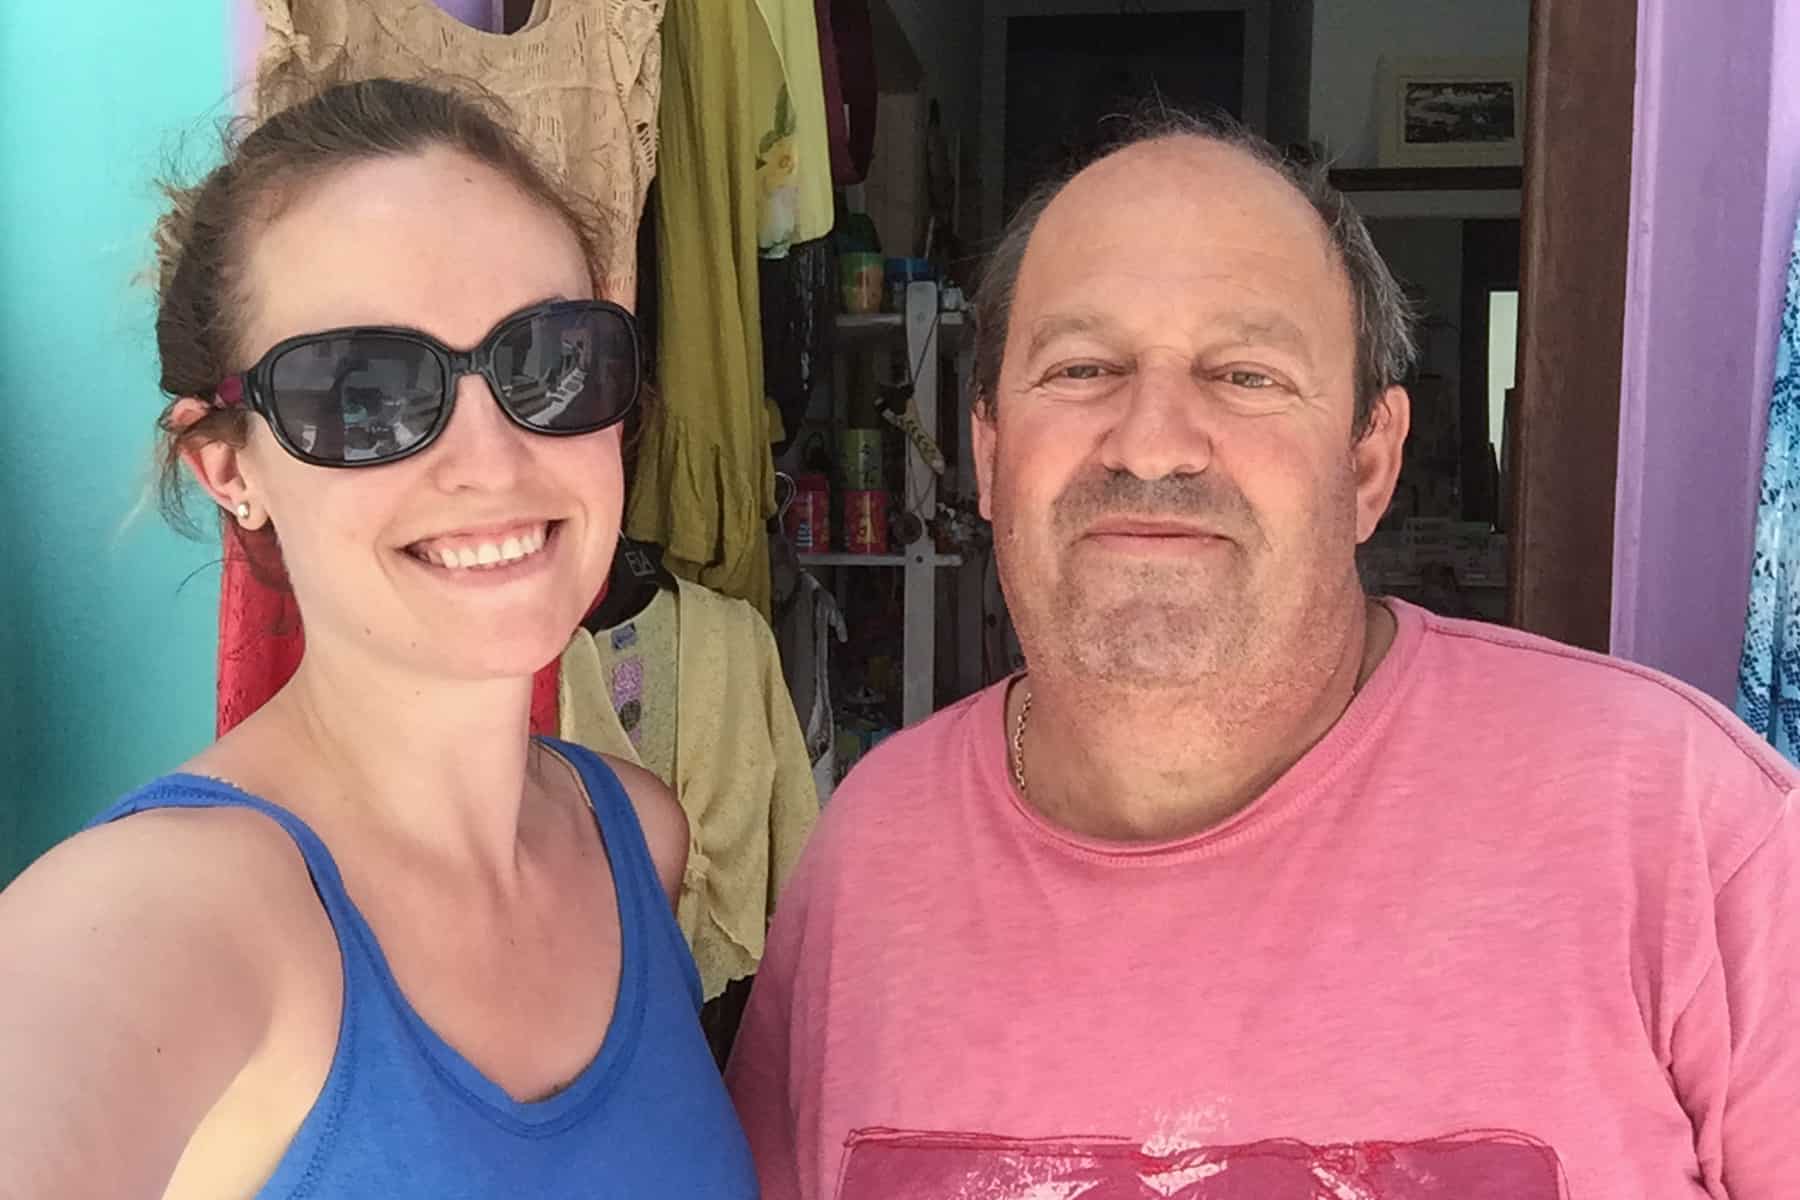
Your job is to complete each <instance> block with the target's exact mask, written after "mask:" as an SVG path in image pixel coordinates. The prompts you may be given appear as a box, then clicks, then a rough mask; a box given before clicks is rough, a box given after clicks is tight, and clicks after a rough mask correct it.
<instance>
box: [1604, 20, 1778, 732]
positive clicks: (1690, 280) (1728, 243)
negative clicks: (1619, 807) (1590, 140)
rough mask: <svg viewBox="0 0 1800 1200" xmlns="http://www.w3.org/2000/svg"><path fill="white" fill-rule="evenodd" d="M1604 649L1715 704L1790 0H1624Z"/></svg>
mask: <svg viewBox="0 0 1800 1200" xmlns="http://www.w3.org/2000/svg"><path fill="white" fill-rule="evenodd" d="M1636 126H1637V128H1636V136H1635V139H1634V144H1633V147H1632V162H1633V166H1632V177H1633V183H1632V205H1631V206H1632V222H1631V233H1630V237H1631V253H1630V267H1629V272H1628V277H1627V285H1626V287H1627V296H1626V309H1625V354H1624V386H1623V393H1622V396H1621V399H1620V412H1619V418H1620V431H1619V488H1618V514H1617V522H1616V525H1615V538H1614V549H1613V623H1612V638H1613V641H1612V648H1613V652H1614V653H1615V654H1619V655H1622V656H1624V657H1626V658H1631V659H1635V660H1636V661H1638V662H1642V663H1646V664H1648V665H1650V666H1653V667H1656V668H1659V669H1661V670H1664V671H1668V672H1669V673H1671V674H1673V675H1676V676H1678V677H1680V678H1682V679H1685V680H1687V681H1688V682H1690V683H1693V684H1695V685H1697V686H1699V687H1701V688H1704V689H1705V690H1706V691H1708V692H1710V693H1712V694H1713V695H1715V696H1718V697H1720V698H1721V699H1725V700H1727V701H1729V699H1730V698H1731V696H1732V695H1733V693H1734V691H1735V688H1736V673H1737V660H1738V651H1739V647H1740V645H1741V643H1742V640H1743V623H1744V607H1745V602H1746V598H1747V596H1748V593H1749V575H1750V546H1751V532H1752V526H1753V522H1754V515H1755V500H1756V488H1757V481H1758V478H1759V475H1760V472H1761V469H1762V439H1763V425H1764V421H1765V418H1766V410H1767V406H1768V397H1769V388H1770V377H1771V374H1772V372H1773V368H1774V337H1775V333H1776V330H1777V326H1778V322H1779V319H1780V304H1781V300H1782V284H1783V280H1784V277H1785V274H1786V269H1787V259H1788V249H1789V246H1790V245H1791V244H1792V239H1793V231H1794V220H1795V216H1796V207H1797V205H1800V5H1795V4H1794V3H1792V0H1731V2H1730V3H1725V4H1720V3H1716V2H1714V0H1639V5H1638V86H1637V118H1636Z"/></svg>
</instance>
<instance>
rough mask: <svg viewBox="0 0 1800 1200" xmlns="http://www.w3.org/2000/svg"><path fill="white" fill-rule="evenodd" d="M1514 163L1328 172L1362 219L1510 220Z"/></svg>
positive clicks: (1520, 189) (1519, 176)
mask: <svg viewBox="0 0 1800 1200" xmlns="http://www.w3.org/2000/svg"><path fill="white" fill-rule="evenodd" d="M1524 176H1525V172H1524V170H1523V169H1522V168H1520V167H1369V168H1361V169H1355V170H1341V171H1333V172H1331V184H1332V186H1333V187H1335V188H1337V189H1338V190H1339V191H1341V192H1343V193H1344V194H1345V195H1347V196H1348V197H1349V198H1350V203H1352V204H1354V205H1355V206H1356V211H1357V212H1359V213H1361V214H1362V216H1363V219H1364V220H1365V221H1395V220H1439V221H1479V220H1501V221H1505V220H1516V219H1517V218H1518V216H1519V210H1520V206H1521V204H1522V201H1523V196H1524Z"/></svg>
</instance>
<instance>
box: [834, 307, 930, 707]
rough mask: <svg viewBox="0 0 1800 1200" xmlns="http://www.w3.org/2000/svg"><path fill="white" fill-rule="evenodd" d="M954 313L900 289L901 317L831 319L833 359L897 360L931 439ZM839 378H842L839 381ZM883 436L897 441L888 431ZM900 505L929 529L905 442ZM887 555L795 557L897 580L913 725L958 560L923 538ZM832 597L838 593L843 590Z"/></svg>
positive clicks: (923, 703)
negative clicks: (872, 356)
mask: <svg viewBox="0 0 1800 1200" xmlns="http://www.w3.org/2000/svg"><path fill="white" fill-rule="evenodd" d="M962 329H963V317H962V314H961V313H958V312H951V313H940V312H939V311H938V286H937V284H935V283H931V282H920V283H912V284H909V285H907V289H906V311H905V312H903V313H868V314H845V315H842V316H840V317H838V319H837V333H838V338H837V352H838V353H839V354H841V355H848V354H869V353H889V354H904V355H905V361H906V367H907V371H908V373H909V375H910V376H911V378H912V381H913V399H912V404H913V413H914V415H915V416H916V417H917V418H918V420H919V424H920V425H921V426H922V427H923V428H924V430H925V432H926V433H928V434H930V435H931V436H932V437H933V438H936V437H938V361H939V358H940V356H941V355H943V354H946V353H952V352H954V351H955V348H956V347H957V346H958V345H959V344H960V343H961V342H962V341H963V339H962V338H961V337H960V334H961V332H962ZM839 374H840V376H841V375H843V372H840V373H839ZM889 436H892V437H904V436H905V435H904V434H902V433H900V431H899V430H894V429H890V430H889ZM899 497H900V501H901V505H902V506H903V508H904V509H905V510H907V511H912V512H915V513H917V514H918V515H919V516H920V518H921V519H923V520H924V521H927V522H929V521H930V520H931V519H932V517H933V516H935V515H936V513H937V476H936V475H935V474H933V472H932V470H931V468H930V467H929V466H927V465H926V463H925V460H924V459H923V458H922V457H921V456H920V455H919V450H918V447H916V446H914V445H913V444H912V442H911V441H910V439H909V440H908V441H907V446H906V473H905V479H904V481H903V483H902V486H901V488H900V492H899ZM898 550H899V553H894V554H802V555H801V556H800V561H801V563H802V564H804V565H807V566H813V567H829V568H831V569H833V570H849V569H853V568H858V567H865V568H866V567H889V568H893V569H897V570H899V571H901V572H902V573H903V574H904V577H905V578H904V581H903V583H902V597H901V599H902V604H903V606H904V617H903V620H904V636H903V638H902V644H901V663H900V678H901V695H900V712H901V720H902V722H903V723H904V724H906V725H913V724H916V723H918V722H919V721H922V720H924V719H925V718H926V717H928V716H930V715H931V710H932V706H933V703H934V699H935V696H936V686H937V678H936V664H937V626H938V613H937V608H938V604H937V591H938V589H937V573H938V571H939V570H940V569H943V568H952V567H959V566H961V565H962V558H961V556H959V555H955V554H939V553H937V548H936V546H935V545H934V544H933V542H932V539H931V534H930V532H929V530H927V532H926V533H925V535H924V536H923V537H922V538H920V540H919V541H917V542H914V543H913V544H912V545H910V546H902V547H899V548H898ZM834 590H838V591H839V592H840V593H841V591H842V589H834Z"/></svg>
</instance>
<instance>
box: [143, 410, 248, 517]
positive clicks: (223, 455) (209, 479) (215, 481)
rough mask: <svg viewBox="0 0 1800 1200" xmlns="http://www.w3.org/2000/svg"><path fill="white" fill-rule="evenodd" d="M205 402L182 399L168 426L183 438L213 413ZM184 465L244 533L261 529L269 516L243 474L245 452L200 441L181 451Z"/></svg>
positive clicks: (216, 442) (226, 444)
mask: <svg viewBox="0 0 1800 1200" xmlns="http://www.w3.org/2000/svg"><path fill="white" fill-rule="evenodd" d="M213 411H214V410H213V408H212V407H211V406H210V405H208V404H207V403H206V402H205V401H203V400H199V399H196V398H195V397H193V396H183V397H182V398H181V399H179V400H177V401H176V402H175V403H174V404H173V405H171V406H170V408H169V414H168V417H167V422H166V423H167V425H168V427H169V428H170V429H171V430H173V431H174V432H175V433H177V434H180V433H182V432H185V431H186V430H188V429H191V428H193V426H194V425H196V424H197V423H199V422H200V421H201V420H203V419H204V418H205V417H206V416H207V415H208V414H210V413H211V412H213ZM179 453H180V455H181V461H182V462H183V463H184V464H186V466H187V469H188V471H189V473H190V474H192V475H193V477H194V482H196V483H198V484H199V485H200V487H201V488H202V489H203V490H205V492H206V494H207V495H208V496H211V497H212V499H213V502H214V503H215V504H217V505H218V506H219V507H220V508H222V509H224V510H225V511H226V512H228V513H230V514H231V515H232V516H233V517H234V518H235V519H236V520H237V523H238V524H239V525H241V526H243V527H244V528H245V529H259V528H261V527H262V525H263V523H264V522H265V521H267V520H268V513H267V512H266V511H264V510H263V508H262V506H261V504H260V503H259V502H258V500H257V498H256V496H255V491H256V489H255V488H254V487H253V486H252V484H251V482H250V480H249V479H248V478H247V477H246V476H245V474H244V463H243V451H242V449H241V448H239V447H237V446H233V445H232V444H230V443H229V442H225V441H222V440H219V439H211V440H206V441H199V442H196V443H193V444H186V445H182V446H181V447H180V451H179Z"/></svg>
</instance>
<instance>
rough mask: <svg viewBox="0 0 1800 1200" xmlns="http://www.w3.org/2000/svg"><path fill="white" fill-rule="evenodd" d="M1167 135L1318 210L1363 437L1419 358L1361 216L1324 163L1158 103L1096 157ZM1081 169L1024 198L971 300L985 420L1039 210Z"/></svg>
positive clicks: (1394, 285) (1406, 311) (1407, 316)
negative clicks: (1344, 300)
mask: <svg viewBox="0 0 1800 1200" xmlns="http://www.w3.org/2000/svg"><path fill="white" fill-rule="evenodd" d="M1167 138H1196V139H1198V140H1201V141H1206V142H1212V143H1214V144H1216V145H1220V146H1227V147H1230V148H1232V149H1234V150H1238V151H1240V152H1241V153H1243V154H1245V155H1246V156H1248V157H1249V158H1250V159H1251V160H1252V161H1254V162H1256V163H1257V164H1259V165H1260V166H1263V167H1265V168H1267V169H1268V170H1270V171H1273V172H1274V173H1275V174H1277V175H1279V176H1281V178H1282V179H1283V180H1285V181H1286V182H1287V184H1288V186H1290V187H1292V188H1293V189H1294V191H1296V192H1297V193H1299V194H1300V195H1301V196H1303V197H1304V198H1305V199H1306V201H1307V203H1309V204H1310V205H1312V209H1313V212H1315V213H1316V214H1318V217H1319V220H1320V222H1321V223H1322V224H1323V225H1324V227H1325V235H1326V239H1327V241H1328V242H1329V243H1330V245H1331V249H1332V252H1333V253H1334V254H1335V255H1336V257H1337V260H1338V265H1339V266H1341V267H1342V268H1343V270H1344V274H1345V276H1346V277H1347V278H1348V280H1349V282H1350V297H1351V300H1352V302H1353V303H1354V305H1355V316H1356V405H1355V412H1354V417H1353V421H1352V430H1353V432H1354V434H1355V435H1356V436H1357V437H1359V438H1360V437H1361V436H1362V435H1363V434H1364V433H1366V432H1367V431H1368V429H1369V424H1370V418H1371V416H1372V414H1373V411H1374V407H1375V401H1376V400H1377V399H1378V398H1379V397H1380V396H1381V394H1382V393H1383V392H1384V391H1386V390H1387V389H1388V388H1390V387H1393V386H1394V385H1396V384H1398V383H1400V382H1401V381H1402V380H1404V379H1405V378H1406V377H1407V375H1408V373H1409V372H1410V371H1411V370H1412V367H1413V364H1414V361H1415V360H1416V359H1417V357H1418V341H1417V334H1416V332H1415V331H1416V328H1417V317H1416V316H1415V314H1414V312H1413V306H1412V304H1411V302H1410V301H1409V300H1408V299H1407V296H1406V293H1405V292H1404V291H1403V290H1402V289H1401V287H1400V284H1399V283H1398V282H1397V281H1396V280H1395V279H1394V275H1393V272H1392V271H1390V270H1389V269H1388V266H1387V263H1386V262H1385V261H1384V260H1383V259H1382V257H1381V253H1380V252H1379V251H1378V250H1376V249H1375V242H1374V240H1373V239H1372V238H1370V236H1369V227H1368V226H1367V225H1365V224H1364V223H1363V219H1362V216H1361V214H1359V213H1358V212H1357V211H1356V209H1355V208H1354V207H1353V206H1352V205H1351V204H1350V202H1349V200H1347V199H1346V198H1345V197H1344V194H1343V193H1342V192H1340V191H1338V190H1337V189H1336V188H1335V187H1333V186H1332V185H1331V180H1330V177H1329V175H1328V174H1327V171H1326V168H1325V165H1324V164H1315V163H1302V162H1295V161H1293V160H1292V159H1289V158H1287V157H1286V156H1284V155H1283V154H1282V153H1281V151H1280V150H1278V149H1276V148H1275V147H1274V146H1273V145H1271V144H1270V143H1269V142H1267V141H1265V140H1264V139H1263V138H1261V137H1259V136H1258V135H1257V134H1255V133H1253V132H1251V131H1250V130H1249V129H1247V128H1245V127H1244V126H1243V125H1241V124H1239V123H1237V122H1235V121H1233V120H1231V119H1230V118H1228V117H1224V116H1220V115H1212V116H1197V115H1195V114H1192V113H1184V112H1181V111H1178V110H1172V109H1169V108H1168V107H1166V106H1164V105H1162V104H1160V103H1158V104H1157V105H1156V107H1155V108H1154V109H1146V111H1145V112H1143V113H1142V114H1140V115H1139V116H1137V117H1136V118H1135V119H1134V120H1132V121H1131V122H1129V123H1128V124H1127V125H1126V126H1125V129H1124V132H1123V135H1122V136H1121V137H1119V138H1118V139H1117V140H1115V141H1113V142H1112V143H1111V144H1109V145H1107V146H1106V147H1105V148H1104V150H1103V152H1102V153H1101V154H1100V157H1101V158H1107V157H1111V156H1112V155H1113V154H1117V153H1119V152H1120V151H1122V150H1126V149H1129V148H1130V147H1132V146H1137V145H1142V144H1144V143H1146V142H1155V141H1162V140H1164V139H1167ZM1093 161H1098V160H1097V159H1096V160H1093ZM1087 165H1088V164H1087V163H1086V162H1084V163H1081V164H1079V165H1078V166H1077V167H1076V168H1075V169H1071V170H1069V171H1067V172H1066V173H1064V174H1061V175H1058V176H1056V177H1054V178H1052V179H1050V180H1049V181H1048V182H1046V183H1044V184H1042V185H1040V186H1039V187H1038V188H1037V189H1036V190H1035V191H1034V192H1033V193H1032V194H1031V196H1030V197H1029V198H1028V199H1027V200H1026V201H1025V203H1024V204H1023V205H1021V206H1020V208H1019V211H1018V212H1017V213H1016V214H1015V215H1014V216H1013V218H1012V220H1011V221H1009V222H1008V223H1007V226H1006V228H1005V230H1004V231H1003V232H1002V233H1001V235H1000V240H999V241H998V242H997V243H996V244H995V246H994V249H993V252H992V253H991V254H990V255H989V256H988V260H987V264H986V266H985V267H984V269H983V271H982V276H981V287H980V290H979V291H978V292H977V294H976V298H975V401H976V403H977V405H979V406H980V408H981V411H982V412H984V413H985V414H986V415H988V416H989V417H991V416H992V415H993V405H994V401H995V399H996V395H997V392H998V389H999V385H1000V360H1001V358H1002V357H1003V356H1004V353H1005V350H1006V336H1007V327H1008V325H1010V323H1011V320H1012V305H1013V294H1014V292H1015V291H1016V290H1017V288H1018V283H1019V271H1020V268H1021V267H1023V265H1024V263H1025V251H1026V249H1027V247H1028V246H1029V245H1030V243H1031V235H1032V234H1033V233H1034V232H1036V230H1037V225H1038V221H1039V219H1040V218H1042V217H1043V215H1044V210H1045V209H1047V208H1049V207H1050V204H1051V202H1052V201H1053V200H1055V199H1056V198H1057V197H1058V196H1060V195H1061V194H1062V192H1063V189H1064V188H1066V187H1068V186H1069V184H1070V183H1071V182H1073V181H1074V178H1075V176H1076V175H1077V174H1079V173H1080V168H1081V167H1085V166H1087Z"/></svg>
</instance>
